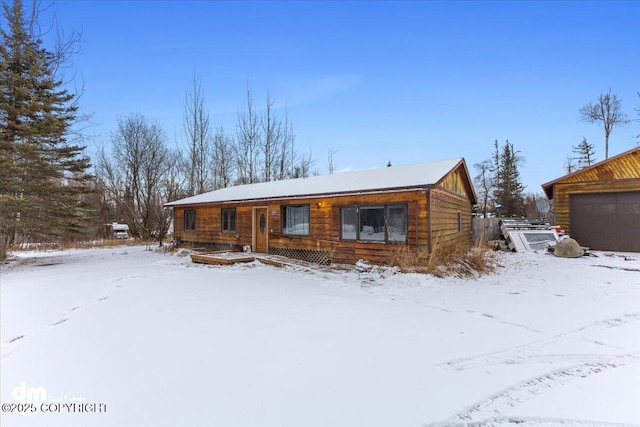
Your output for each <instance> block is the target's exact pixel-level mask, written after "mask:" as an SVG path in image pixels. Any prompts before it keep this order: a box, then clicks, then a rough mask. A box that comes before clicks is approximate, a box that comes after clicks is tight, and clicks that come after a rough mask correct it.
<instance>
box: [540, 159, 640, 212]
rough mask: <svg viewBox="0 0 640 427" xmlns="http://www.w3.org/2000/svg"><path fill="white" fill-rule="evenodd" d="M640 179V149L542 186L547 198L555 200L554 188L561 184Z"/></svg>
mask: <svg viewBox="0 0 640 427" xmlns="http://www.w3.org/2000/svg"><path fill="white" fill-rule="evenodd" d="M637 178H640V147H635V148H632V149H631V150H628V151H625V152H624V153H620V154H618V155H617V156H613V157H610V158H608V159H606V160H603V161H601V162H598V163H594V164H593V165H591V166H589V167H586V168H584V169H580V170H579V171H576V172H573V173H570V174H568V175H565V176H562V177H560V178H558V179H554V180H553V181H549V182H547V183H546V184H542V189H543V190H544V192H545V194H546V195H547V198H549V200H551V199H553V188H554V186H555V185H556V184H559V183H568V182H596V181H605V180H619V179H637Z"/></svg>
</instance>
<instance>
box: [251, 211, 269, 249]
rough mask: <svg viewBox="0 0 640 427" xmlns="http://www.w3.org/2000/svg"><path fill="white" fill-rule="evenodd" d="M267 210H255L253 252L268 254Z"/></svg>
mask: <svg viewBox="0 0 640 427" xmlns="http://www.w3.org/2000/svg"><path fill="white" fill-rule="evenodd" d="M268 232H269V230H268V225H267V208H255V209H254V210H253V251H254V252H262V253H266V252H267V233H268Z"/></svg>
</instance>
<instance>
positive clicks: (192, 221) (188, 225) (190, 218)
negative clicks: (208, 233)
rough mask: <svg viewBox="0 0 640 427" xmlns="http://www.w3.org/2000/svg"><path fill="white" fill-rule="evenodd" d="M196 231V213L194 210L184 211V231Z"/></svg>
mask: <svg viewBox="0 0 640 427" xmlns="http://www.w3.org/2000/svg"><path fill="white" fill-rule="evenodd" d="M195 229H196V211H195V210H194V209H190V210H186V211H184V231H193V230H195Z"/></svg>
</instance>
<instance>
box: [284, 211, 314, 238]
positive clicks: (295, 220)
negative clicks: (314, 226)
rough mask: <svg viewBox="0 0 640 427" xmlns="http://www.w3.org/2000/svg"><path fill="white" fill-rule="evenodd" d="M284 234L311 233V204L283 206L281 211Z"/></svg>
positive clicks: (304, 234)
mask: <svg viewBox="0 0 640 427" xmlns="http://www.w3.org/2000/svg"><path fill="white" fill-rule="evenodd" d="M281 218H282V234H289V235H292V236H308V235H309V205H289V206H283V207H282V212H281Z"/></svg>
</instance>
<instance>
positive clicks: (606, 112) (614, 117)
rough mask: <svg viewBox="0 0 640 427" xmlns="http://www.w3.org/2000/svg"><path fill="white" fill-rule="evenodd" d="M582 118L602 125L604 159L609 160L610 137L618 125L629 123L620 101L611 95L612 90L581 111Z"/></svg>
mask: <svg viewBox="0 0 640 427" xmlns="http://www.w3.org/2000/svg"><path fill="white" fill-rule="evenodd" d="M580 118H581V119H582V120H583V121H585V122H589V123H601V124H602V127H603V128H604V157H605V159H608V158H609V135H611V131H612V130H613V128H614V127H615V126H617V125H624V124H627V123H629V119H628V118H627V115H626V114H624V113H623V112H622V106H621V102H620V99H619V98H618V96H617V95H616V94H612V93H611V88H609V91H608V92H607V93H605V94H601V95H599V96H598V101H597V102H595V103H591V102H589V103H588V104H587V105H585V106H584V107H582V108H581V109H580Z"/></svg>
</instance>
